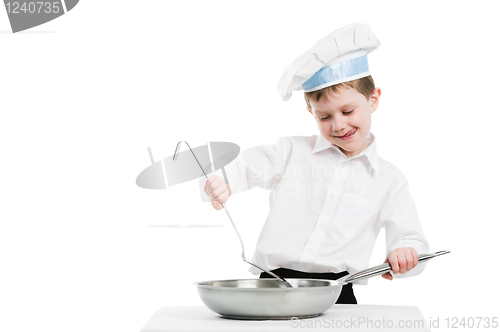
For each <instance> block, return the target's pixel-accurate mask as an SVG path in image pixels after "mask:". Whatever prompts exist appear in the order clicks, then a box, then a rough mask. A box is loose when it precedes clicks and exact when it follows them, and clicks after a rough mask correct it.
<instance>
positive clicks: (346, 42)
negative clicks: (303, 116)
mask: <svg viewBox="0 0 500 332" xmlns="http://www.w3.org/2000/svg"><path fill="white" fill-rule="evenodd" d="M379 46H380V42H379V41H378V40H377V37H376V36H375V35H374V34H373V31H372V30H371V29H370V27H369V26H368V25H366V24H359V23H353V24H349V25H347V26H345V27H343V28H340V29H337V30H335V31H333V32H332V33H330V34H328V35H327V36H325V37H323V38H322V39H321V40H320V41H319V42H317V43H316V45H314V46H313V47H312V48H311V49H310V50H309V51H307V52H306V53H304V54H302V55H301V56H299V57H298V58H297V59H295V61H294V62H292V63H291V64H290V65H289V66H288V68H287V69H286V70H285V71H284V72H283V74H281V78H280V81H279V83H278V91H280V93H281V98H283V100H284V101H286V100H288V99H289V98H290V96H291V95H292V92H293V91H296V90H304V92H311V91H316V90H320V89H323V88H325V87H327V86H332V85H335V84H339V83H342V82H347V81H352V80H355V79H358V78H362V77H366V76H369V75H370V71H369V69H368V58H367V54H368V53H370V52H371V51H374V50H376V49H377V48H378V47H379Z"/></svg>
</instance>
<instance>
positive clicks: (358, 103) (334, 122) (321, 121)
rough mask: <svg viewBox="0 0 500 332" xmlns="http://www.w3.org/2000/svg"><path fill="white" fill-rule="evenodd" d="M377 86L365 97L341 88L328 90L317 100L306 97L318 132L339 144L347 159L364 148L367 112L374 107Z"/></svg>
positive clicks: (375, 108)
mask: <svg viewBox="0 0 500 332" xmlns="http://www.w3.org/2000/svg"><path fill="white" fill-rule="evenodd" d="M379 99H380V88H375V90H373V93H372V95H371V97H370V99H369V100H367V99H366V97H365V96H364V95H363V94H361V93H360V92H359V91H358V90H356V89H353V88H346V89H344V88H341V89H339V90H337V92H336V93H333V92H329V93H328V94H327V95H326V96H325V97H323V98H321V100H319V101H313V100H310V101H309V104H310V105H311V109H310V110H309V112H310V113H311V114H312V115H313V116H314V119H315V120H316V123H317V125H318V128H319V131H320V133H321V135H322V136H323V137H324V138H325V139H326V140H327V141H328V142H330V143H332V144H333V145H335V146H337V147H339V149H340V150H341V151H342V152H344V154H345V155H346V157H347V158H351V157H354V156H356V155H358V154H359V153H360V152H361V151H363V150H364V149H365V148H366V147H368V145H369V144H368V142H367V141H366V138H367V137H368V134H369V133H370V127H371V114H372V113H373V112H375V111H376V110H377V107H378V101H379Z"/></svg>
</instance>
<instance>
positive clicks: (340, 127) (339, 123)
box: [332, 116, 346, 132]
mask: <svg viewBox="0 0 500 332" xmlns="http://www.w3.org/2000/svg"><path fill="white" fill-rule="evenodd" d="M345 127H346V123H345V121H344V120H343V119H342V117H340V116H337V117H334V118H333V120H332V130H333V131H334V132H342V131H344V129H345Z"/></svg>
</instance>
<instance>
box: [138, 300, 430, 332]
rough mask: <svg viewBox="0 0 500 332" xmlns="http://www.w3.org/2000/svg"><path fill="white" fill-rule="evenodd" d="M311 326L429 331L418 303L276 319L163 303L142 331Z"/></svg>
mask: <svg viewBox="0 0 500 332" xmlns="http://www.w3.org/2000/svg"><path fill="white" fill-rule="evenodd" d="M399 324H402V325H399ZM311 330H314V331H317V330H320V331H327V330H328V331H334V330H336V331H339V330H341V331H357V332H361V331H401V330H404V331H420V332H423V331H430V329H429V327H428V324H427V321H426V319H424V317H423V316H422V314H421V313H420V310H419V309H418V308H417V307H411V306H385V305H384V306H382V305H349V304H336V305H334V306H333V307H332V308H331V309H329V310H328V311H326V312H325V313H323V314H322V315H321V316H318V317H316V318H310V319H300V320H275V321H272V320H263V321H245V320H234V319H226V318H222V317H220V316H219V315H218V314H216V313H214V312H212V311H210V309H208V308H206V307H202V306H197V307H164V308H161V309H159V310H158V311H157V312H156V313H155V314H154V315H153V316H152V317H151V318H150V319H149V320H148V322H147V323H146V325H144V327H143V328H142V330H141V332H166V331H190V332H195V331H217V332H220V331H252V332H256V331H273V332H274V331H311Z"/></svg>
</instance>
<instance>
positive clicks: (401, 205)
mask: <svg viewBox="0 0 500 332" xmlns="http://www.w3.org/2000/svg"><path fill="white" fill-rule="evenodd" d="M380 219H381V221H382V225H383V227H384V228H385V237H386V248H387V252H386V255H388V254H389V253H390V252H391V251H392V250H394V249H397V248H403V247H412V248H414V249H415V250H416V251H417V253H418V254H419V255H421V254H426V253H428V252H429V243H428V242H427V239H426V237H425V235H424V231H423V229H422V225H421V224H420V220H419V218H418V213H417V208H416V206H415V202H414V201H413V198H412V197H411V195H410V191H409V186H408V181H407V180H406V178H404V179H403V180H402V181H401V182H400V183H399V184H398V185H396V188H395V189H394V190H393V191H392V192H391V193H390V195H389V197H388V198H387V200H386V201H385V203H384V205H383V206H382V209H381V211H380ZM425 265H426V264H420V263H419V264H417V266H416V267H415V268H413V269H412V270H411V271H409V272H407V273H403V274H396V275H394V276H395V277H398V278H404V277H411V276H415V275H418V274H420V273H422V271H423V270H424V268H425Z"/></svg>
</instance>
